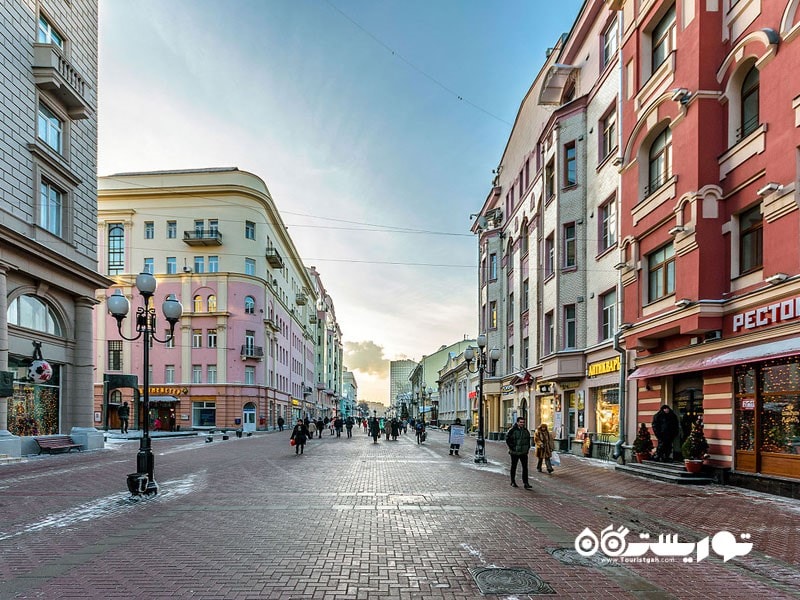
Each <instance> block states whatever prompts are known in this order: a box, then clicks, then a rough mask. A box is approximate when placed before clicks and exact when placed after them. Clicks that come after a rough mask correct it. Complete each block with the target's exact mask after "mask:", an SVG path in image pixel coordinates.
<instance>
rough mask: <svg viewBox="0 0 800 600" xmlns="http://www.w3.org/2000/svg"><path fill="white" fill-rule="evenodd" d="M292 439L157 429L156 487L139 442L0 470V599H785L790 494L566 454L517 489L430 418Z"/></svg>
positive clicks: (497, 460) (497, 464)
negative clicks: (299, 447) (392, 433)
mask: <svg viewBox="0 0 800 600" xmlns="http://www.w3.org/2000/svg"><path fill="white" fill-rule="evenodd" d="M289 435H290V433H289V432H288V431H285V432H281V433H278V432H272V433H258V434H255V435H253V436H252V437H243V438H236V437H233V436H230V439H227V440H223V439H222V437H221V435H214V436H212V439H213V441H212V442H207V441H206V437H204V436H202V437H156V438H155V439H154V440H153V450H154V454H155V476H156V479H157V481H158V484H159V493H158V495H157V496H155V497H151V498H145V497H141V496H140V497H131V496H130V494H129V492H128V491H127V489H126V475H127V474H128V473H130V472H131V471H133V470H134V468H135V464H136V452H137V450H138V443H137V442H136V441H135V440H130V441H126V440H118V439H117V440H109V441H108V442H107V444H106V449H104V450H98V451H92V452H81V453H76V452H71V453H68V454H67V453H60V454H55V455H53V456H45V455H43V456H39V457H28V458H27V459H26V460H24V461H22V462H18V463H11V464H5V465H0V505H2V506H1V509H2V515H3V516H2V519H0V599H10V598H40V599H41V598H44V599H56V598H76V599H77V598H81V599H84V598H96V599H120V600H122V599H145V598H147V599H158V598H194V599H203V600H211V599H214V600H218V599H237V600H239V599H250V600H255V599H262V598H269V599H271V598H276V599H301V598H303V599H309V598H311V599H317V598H319V599H333V600H345V599H362V598H363V599H372V598H376V599H377V598H398V599H400V598H419V599H428V598H432V599H465V598H483V597H488V598H505V599H508V600H511V599H519V598H534V597H536V596H538V595H540V594H546V597H551V598H650V599H655V598H704V599H708V598H754V597H755V598H770V599H773V598H798V597H800V535H798V533H800V503H798V502H797V501H793V500H788V499H785V498H779V497H773V496H768V495H765V494H758V493H754V492H748V491H745V490H740V489H736V488H730V487H724V486H717V485H711V486H678V485H675V484H670V483H661V482H656V481H650V480H646V479H641V478H637V477H634V476H631V475H627V474H623V473H621V472H615V471H614V468H613V464H612V463H607V462H601V461H597V460H593V459H584V458H582V457H574V456H563V457H562V464H561V466H560V467H558V468H556V470H555V472H554V473H553V474H552V475H550V474H547V473H546V472H545V473H538V472H537V471H536V469H535V460H534V459H533V458H532V457H531V461H530V462H531V464H530V467H531V472H530V482H531V484H532V486H533V490H530V491H528V490H525V489H523V487H522V485H520V487H519V488H513V487H511V486H510V479H509V471H508V469H509V457H508V454H507V449H506V447H505V444H504V443H503V442H495V441H492V442H487V456H488V461H489V462H488V463H487V464H485V465H477V464H475V462H474V460H473V456H474V438H469V437H468V438H467V441H466V443H465V445H464V446H462V448H461V452H460V456H458V457H456V456H450V455H449V454H448V449H449V445H448V438H447V434H446V433H445V432H443V431H439V430H436V429H434V428H430V429H429V431H428V436H427V440H426V441H425V442H424V443H423V444H417V443H416V441H415V438H414V436H413V435H412V434H411V433H410V431H409V433H408V434H406V435H401V436H400V438H399V440H398V441H386V439H385V437H384V438H383V439H381V440H380V441H379V443H378V444H373V443H372V439H371V438H370V437H368V436H367V435H366V434H365V433H364V432H363V430H359V429H356V430H354V432H353V437H352V438H350V439H348V438H347V437H346V436H342V437H341V438H337V437H336V436H330V435H329V433H328V432H327V431H324V432H323V433H322V437H321V438H314V439H312V440H310V441H309V442H308V443H307V445H306V447H305V453H304V454H303V455H297V454H295V451H294V448H292V447H291V446H290V444H289ZM517 477H518V480H519V479H520V475H519V474H518V476H517ZM609 527H611V528H612V529H608V530H607V532H606V534H603V533H602V532H603V530H605V529H607V528H609ZM587 530H588V531H589V532H590V533H591V534H592V535H595V536H596V537H598V538H599V539H600V540H601V541H602V544H601V548H598V549H597V551H596V552H593V550H594V549H593V548H591V547H588V546H584V547H582V550H583V554H580V553H578V552H577V551H576V539H577V538H578V537H579V536H581V535H582V534H583V535H584V538H586V539H588V537H590V536H589V535H588V534H586V531H587ZM625 530H627V532H625ZM608 532H611V533H613V534H614V535H613V536H612V535H611V534H610V533H608ZM725 532H728V533H727V534H726V533H725ZM643 534H644V535H648V536H649V538H643V537H641V535H643ZM728 534H730V535H728ZM742 534H745V535H746V534H749V535H750V537H749V538H746V537H745V538H743V537H741V536H742ZM659 536H674V537H667V538H662V539H661V541H662V542H664V543H663V544H661V545H659V544H657V543H656V541H657V540H658V539H659ZM584 538H582V539H584ZM642 540H647V541H646V542H643V541H642ZM672 542H675V543H674V544H673V543H672ZM637 543H638V544H639V546H635V544H637ZM749 543H752V548H750V547H749V546H747V544H749ZM615 544H616V545H615ZM620 544H621V545H620ZM681 544H682V545H681ZM740 544H741V545H740ZM635 547H641V548H643V549H644V550H645V551H646V552H645V553H644V554H642V555H640V556H638V557H636V558H635V559H634V558H630V555H628V556H625V555H623V554H621V550H622V549H623V548H627V549H633V548H635ZM684 547H685V548H690V549H691V553H690V554H687V553H686V552H684V553H683V554H678V552H682V551H681V550H680V549H681V548H684ZM587 548H588V551H587ZM659 548H661V550H660V551H661V552H662V555H661V556H659V555H657V554H655V552H656V551H659ZM664 548H667V550H666V551H664ZM670 553H671V554H670ZM614 554H617V556H612V555H614ZM584 555H588V556H584ZM723 555H726V556H723ZM725 558H727V559H728V560H725ZM623 559H625V560H623ZM688 559H691V562H688Z"/></svg>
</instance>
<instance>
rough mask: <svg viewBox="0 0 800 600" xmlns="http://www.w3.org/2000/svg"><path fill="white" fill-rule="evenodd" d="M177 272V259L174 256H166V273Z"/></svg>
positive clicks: (172, 273) (173, 273)
mask: <svg viewBox="0 0 800 600" xmlns="http://www.w3.org/2000/svg"><path fill="white" fill-rule="evenodd" d="M177 272H178V259H177V258H175V257H174V256H168V257H167V275H175V273H177Z"/></svg>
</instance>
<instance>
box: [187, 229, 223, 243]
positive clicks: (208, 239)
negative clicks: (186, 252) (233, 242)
mask: <svg viewBox="0 0 800 600" xmlns="http://www.w3.org/2000/svg"><path fill="white" fill-rule="evenodd" d="M183 241H184V242H185V243H186V244H188V245H189V246H221V245H222V234H221V233H220V232H219V231H217V230H216V229H194V230H192V231H184V232H183Z"/></svg>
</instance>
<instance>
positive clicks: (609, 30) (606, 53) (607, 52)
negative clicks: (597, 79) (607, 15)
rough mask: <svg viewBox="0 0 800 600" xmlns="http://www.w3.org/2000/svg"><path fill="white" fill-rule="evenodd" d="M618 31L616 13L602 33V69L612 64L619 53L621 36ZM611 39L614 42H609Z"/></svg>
mask: <svg viewBox="0 0 800 600" xmlns="http://www.w3.org/2000/svg"><path fill="white" fill-rule="evenodd" d="M618 31H619V23H618V22H617V17H616V14H614V16H613V17H612V19H611V21H609V23H608V25H606V27H605V29H604V30H603V34H602V37H603V44H602V45H603V49H602V52H601V53H600V60H601V61H602V62H601V64H600V70H601V71H602V70H604V69H605V68H606V67H607V66H608V65H609V64H611V62H612V60H613V57H614V56H615V55H616V53H617V48H618V38H619V35H618ZM610 34H613V35H610ZM610 41H611V42H612V43H609V42H610ZM612 46H613V47H612Z"/></svg>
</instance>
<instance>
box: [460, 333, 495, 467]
mask: <svg viewBox="0 0 800 600" xmlns="http://www.w3.org/2000/svg"><path fill="white" fill-rule="evenodd" d="M476 358H477V361H476V363H475V370H472V368H471V365H472V361H473V360H475V359H476ZM499 358H500V350H499V349H498V348H492V349H491V350H490V351H489V356H488V359H487V356H486V334H485V333H482V334H480V335H479V336H478V355H477V357H476V356H475V349H474V348H472V347H471V346H470V347H469V348H467V349H466V350H464V359H465V360H466V361H467V370H468V371H469V372H470V373H478V439H477V440H476V442H475V462H476V463H485V462H486V439H485V438H484V432H483V374H484V372H485V371H486V369H487V368H488V366H489V360H492V361H496V360H498V359H499Z"/></svg>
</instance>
